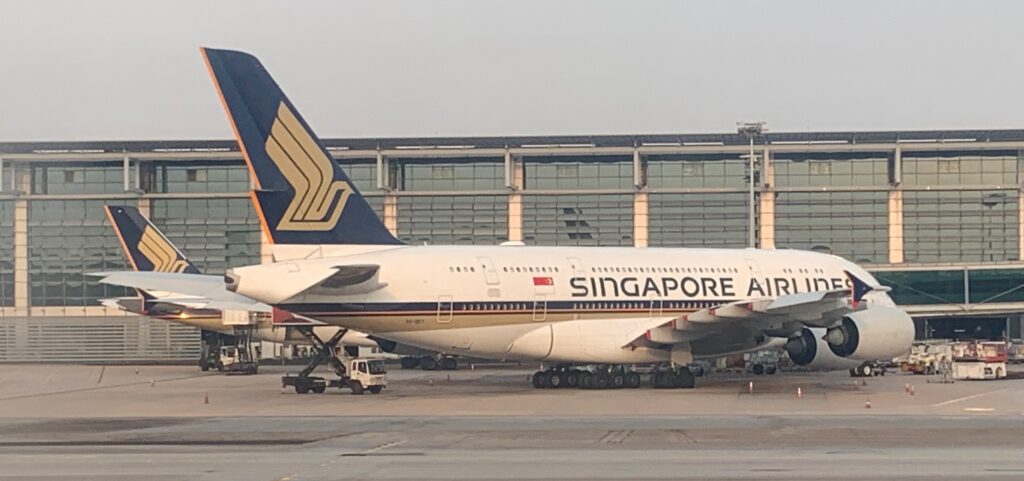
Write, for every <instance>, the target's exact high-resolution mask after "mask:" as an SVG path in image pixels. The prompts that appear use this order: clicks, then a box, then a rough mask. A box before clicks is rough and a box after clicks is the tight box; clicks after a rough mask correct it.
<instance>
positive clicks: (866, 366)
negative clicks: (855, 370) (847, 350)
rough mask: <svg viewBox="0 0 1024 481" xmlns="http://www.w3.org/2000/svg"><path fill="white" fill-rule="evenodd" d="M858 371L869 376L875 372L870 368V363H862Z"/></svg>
mask: <svg viewBox="0 0 1024 481" xmlns="http://www.w3.org/2000/svg"><path fill="white" fill-rule="evenodd" d="M860 373H861V374H862V375H863V376H864V377H871V375H872V374H874V373H875V370H874V369H871V365H870V364H863V365H861V366H860Z"/></svg>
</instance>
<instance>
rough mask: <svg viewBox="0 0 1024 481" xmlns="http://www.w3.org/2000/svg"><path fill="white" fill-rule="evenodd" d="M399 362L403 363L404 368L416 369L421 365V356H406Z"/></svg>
mask: <svg viewBox="0 0 1024 481" xmlns="http://www.w3.org/2000/svg"><path fill="white" fill-rule="evenodd" d="M399 363H400V364H401V365H402V369H416V368H417V367H419V365H420V358H418V357H412V356H405V357H403V358H402V359H401V360H399Z"/></svg>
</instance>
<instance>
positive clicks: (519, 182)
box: [506, 155, 526, 241]
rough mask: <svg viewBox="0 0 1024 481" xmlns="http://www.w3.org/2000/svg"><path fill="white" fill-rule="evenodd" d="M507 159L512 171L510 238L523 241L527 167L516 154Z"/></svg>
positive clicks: (509, 215) (509, 198)
mask: <svg viewBox="0 0 1024 481" xmlns="http://www.w3.org/2000/svg"><path fill="white" fill-rule="evenodd" d="M506 159H507V160H506V161H507V162H508V163H509V166H510V169H511V171H512V175H511V178H510V180H511V186H510V188H511V189H512V191H511V192H510V193H509V195H508V240H510V241H522V240H523V194H522V190H523V185H525V184H524V183H525V179H526V168H525V167H524V165H523V159H522V158H516V157H514V156H511V155H509V156H507V157H506Z"/></svg>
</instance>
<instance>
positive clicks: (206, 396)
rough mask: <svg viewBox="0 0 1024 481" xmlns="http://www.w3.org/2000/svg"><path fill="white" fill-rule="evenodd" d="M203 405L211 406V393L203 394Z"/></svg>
mask: <svg viewBox="0 0 1024 481" xmlns="http://www.w3.org/2000/svg"><path fill="white" fill-rule="evenodd" d="M203 404H210V393H208V392H206V393H203Z"/></svg>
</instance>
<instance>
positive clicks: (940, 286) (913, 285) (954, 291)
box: [872, 268, 1024, 305]
mask: <svg viewBox="0 0 1024 481" xmlns="http://www.w3.org/2000/svg"><path fill="white" fill-rule="evenodd" d="M872 275H874V276H875V278H877V279H878V281H879V282H881V283H882V284H884V285H887V286H889V287H892V292H891V295H892V298H893V300H895V301H896V303H897V304H899V305H915V304H957V305H962V304H966V303H970V304H986V303H997V302H1024V289H1021V286H1022V284H1021V279H1024V269H985V268H978V269H967V270H964V269H963V268H954V269H945V270H939V269H937V270H907V271H877V272H872ZM965 276H966V279H967V282H966V288H967V290H968V291H969V294H968V293H967V292H965V290H964V288H965V283H964V277H965Z"/></svg>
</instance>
